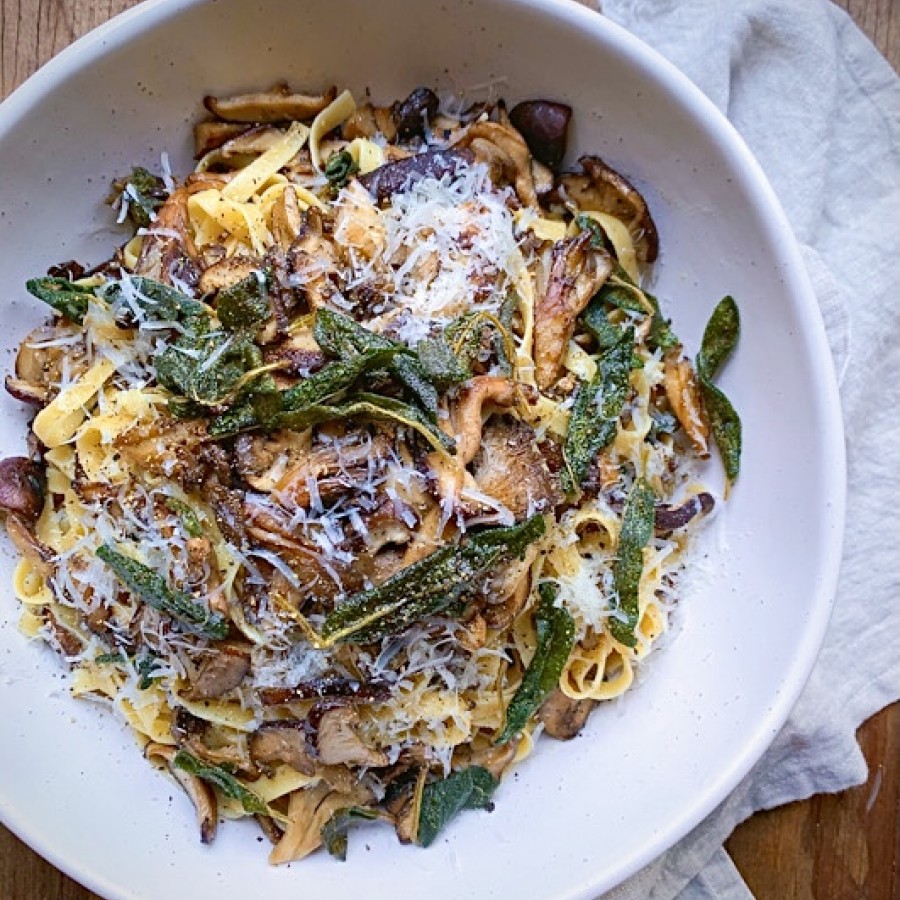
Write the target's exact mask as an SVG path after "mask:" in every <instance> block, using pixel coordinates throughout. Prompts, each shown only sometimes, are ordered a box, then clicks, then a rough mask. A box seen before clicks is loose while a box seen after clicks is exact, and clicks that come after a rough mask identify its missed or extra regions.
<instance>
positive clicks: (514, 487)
mask: <svg viewBox="0 0 900 900" xmlns="http://www.w3.org/2000/svg"><path fill="white" fill-rule="evenodd" d="M473 475H474V477H475V483H476V484H477V485H478V487H479V489H480V490H482V491H484V493H486V494H490V496H491V497H494V498H495V499H497V500H499V501H500V502H501V503H502V504H503V505H504V506H505V507H506V508H507V509H509V510H510V511H511V512H512V513H513V515H514V516H515V517H516V519H517V520H518V519H522V518H523V517H524V516H526V515H528V514H529V513H530V512H531V511H533V510H542V509H546V508H547V507H548V506H550V505H555V504H556V503H557V502H559V501H560V500H561V499H562V498H561V496H560V494H559V486H558V485H557V484H556V482H555V480H554V478H553V477H552V475H551V474H550V470H549V469H548V468H547V463H546V462H545V461H544V457H543V454H542V453H541V452H540V450H538V448H537V444H536V443H535V435H534V430H533V429H532V428H531V427H530V426H528V425H526V424H525V423H524V422H519V421H517V420H514V419H500V420H493V421H491V422H488V423H487V424H486V425H485V426H484V428H483V429H482V432H481V442H480V446H479V452H478V455H477V456H476V457H475V460H474V466H473Z"/></svg>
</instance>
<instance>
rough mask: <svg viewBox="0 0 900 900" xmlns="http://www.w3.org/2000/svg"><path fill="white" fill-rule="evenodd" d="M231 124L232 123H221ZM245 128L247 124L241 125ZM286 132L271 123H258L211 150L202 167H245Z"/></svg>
mask: <svg viewBox="0 0 900 900" xmlns="http://www.w3.org/2000/svg"><path fill="white" fill-rule="evenodd" d="M219 124H230V123H219ZM240 127H241V128H245V126H240ZM284 134H285V132H284V131H282V130H281V129H279V128H275V127H273V126H271V125H257V126H256V127H254V128H249V129H245V130H243V131H241V132H240V133H239V134H238V135H237V136H235V137H232V138H230V139H229V140H227V141H225V142H224V143H223V144H222V145H221V146H220V147H217V148H215V149H214V150H211V151H210V152H209V154H208V155H206V156H205V158H204V160H203V165H202V166H201V168H203V169H210V168H213V167H217V168H231V169H238V168H243V167H244V166H246V165H248V164H249V163H251V162H253V160H254V159H256V157H258V156H261V155H262V154H263V153H265V152H266V151H267V150H270V149H271V148H272V147H273V146H274V145H275V144H276V143H278V141H279V140H281V138H283V137H284Z"/></svg>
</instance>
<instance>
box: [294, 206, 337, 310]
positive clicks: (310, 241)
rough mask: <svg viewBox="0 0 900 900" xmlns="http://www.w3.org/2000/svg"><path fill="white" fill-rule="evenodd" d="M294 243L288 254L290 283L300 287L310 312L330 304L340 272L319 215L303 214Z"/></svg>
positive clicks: (307, 212)
mask: <svg viewBox="0 0 900 900" xmlns="http://www.w3.org/2000/svg"><path fill="white" fill-rule="evenodd" d="M303 218H304V221H303V225H302V226H301V229H300V234H299V235H298V236H297V240H295V241H294V243H293V244H292V245H291V248H290V250H289V252H288V265H289V266H290V269H291V281H292V283H294V284H296V285H297V286H298V287H300V288H301V289H302V290H303V292H304V294H305V296H306V300H307V302H308V303H309V306H310V308H311V309H313V310H316V309H321V308H322V307H327V306H330V305H331V298H332V297H334V295H335V294H336V293H337V292H338V283H339V282H340V273H339V269H338V258H337V253H336V251H335V247H334V244H333V243H332V242H331V241H330V240H328V239H327V238H326V237H325V236H324V234H323V230H324V228H323V222H322V216H321V213H320V212H319V210H317V209H315V208H314V207H311V208H310V209H308V210H307V211H306V212H305V213H304V216H303Z"/></svg>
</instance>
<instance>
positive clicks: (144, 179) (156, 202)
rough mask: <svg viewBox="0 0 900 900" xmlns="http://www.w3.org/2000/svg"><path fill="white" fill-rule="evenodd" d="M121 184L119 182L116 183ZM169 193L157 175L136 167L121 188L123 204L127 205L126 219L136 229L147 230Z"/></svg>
mask: <svg viewBox="0 0 900 900" xmlns="http://www.w3.org/2000/svg"><path fill="white" fill-rule="evenodd" d="M118 183H119V184H121V182H118ZM168 196H169V192H168V191H167V190H166V183H165V182H164V181H163V180H162V178H160V177H159V176H158V175H154V174H153V173H152V172H150V171H148V170H147V169H145V168H143V167H142V166H136V167H135V168H134V169H132V170H131V175H130V176H129V177H128V179H127V181H126V182H125V185H124V187H123V188H122V199H123V202H126V203H127V204H128V218H129V219H130V220H131V222H132V223H133V224H134V225H136V226H137V227H138V228H149V226H150V225H151V223H152V222H153V220H154V219H155V218H156V212H157V210H158V209H159V208H160V207H161V206H162V205H163V203H165V202H166V198H167V197H168Z"/></svg>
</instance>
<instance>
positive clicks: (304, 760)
mask: <svg viewBox="0 0 900 900" xmlns="http://www.w3.org/2000/svg"><path fill="white" fill-rule="evenodd" d="M250 757H251V759H252V760H253V761H254V762H255V763H257V764H258V765H261V766H263V767H272V766H277V765H287V766H290V767H291V768H292V769H295V770H296V771H298V772H300V773H302V774H303V775H315V772H316V763H315V760H314V759H313V758H312V756H311V755H310V752H309V747H308V746H307V744H306V735H305V734H304V733H303V724H302V723H301V722H297V721H288V722H268V723H266V724H265V725H261V726H260V727H259V728H258V729H257V730H256V731H254V732H253V734H251V735H250Z"/></svg>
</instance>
